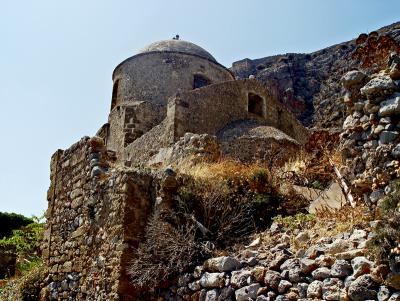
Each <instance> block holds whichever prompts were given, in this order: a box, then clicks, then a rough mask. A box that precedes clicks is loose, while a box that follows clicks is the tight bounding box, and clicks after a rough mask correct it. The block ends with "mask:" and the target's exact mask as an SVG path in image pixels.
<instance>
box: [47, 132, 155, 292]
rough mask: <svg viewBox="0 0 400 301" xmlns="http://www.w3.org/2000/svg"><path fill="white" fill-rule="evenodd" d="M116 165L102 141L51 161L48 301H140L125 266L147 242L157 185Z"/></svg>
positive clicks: (82, 143)
mask: <svg viewBox="0 0 400 301" xmlns="http://www.w3.org/2000/svg"><path fill="white" fill-rule="evenodd" d="M111 165H112V162H109V160H108V153H107V151H106V150H105V148H104V145H102V143H101V140H99V139H89V138H88V137H86V138H83V139H82V140H80V141H79V142H78V143H76V144H74V145H73V146H72V147H71V148H69V149H67V150H65V151H62V150H59V151H57V152H56V153H55V154H54V155H53V157H52V161H51V186H50V189H49V191H48V201H49V204H48V211H47V219H48V223H47V229H46V231H45V235H44V242H43V248H42V249H43V257H44V260H45V262H46V263H47V265H48V267H49V271H50V274H49V277H48V283H47V286H46V287H45V288H44V289H43V291H42V295H43V296H46V295H47V298H48V299H49V300H67V299H68V300H72V299H73V300H137V299H135V295H136V291H135V290H134V288H133V287H132V286H131V285H130V284H129V281H128V277H127V276H126V273H125V266H126V264H127V261H128V254H132V253H133V250H134V249H135V248H136V247H137V246H138V244H139V242H140V240H141V239H142V238H143V231H144V228H145V226H146V222H147V216H148V214H149V213H150V211H151V209H152V206H153V203H154V202H153V186H152V183H153V179H152V177H151V176H150V175H148V174H142V173H140V172H138V171H125V170H118V169H113V168H111ZM71 298H72V299H71Z"/></svg>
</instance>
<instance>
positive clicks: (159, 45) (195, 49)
mask: <svg viewBox="0 0 400 301" xmlns="http://www.w3.org/2000/svg"><path fill="white" fill-rule="evenodd" d="M153 51H157V52H158V51H161V52H181V53H187V54H192V55H197V56H200V57H202V58H205V59H208V60H210V61H212V62H215V63H216V62H217V61H216V59H215V58H214V57H213V56H212V55H211V54H210V53H208V52H207V51H206V50H204V49H203V48H201V47H200V46H197V45H195V44H193V43H190V42H187V41H183V40H164V41H159V42H155V43H152V44H150V45H148V46H146V47H145V48H143V49H142V50H140V51H139V53H147V52H153Z"/></svg>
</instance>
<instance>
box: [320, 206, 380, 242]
mask: <svg viewBox="0 0 400 301" xmlns="http://www.w3.org/2000/svg"><path fill="white" fill-rule="evenodd" d="M316 217H317V223H316V225H315V231H316V233H317V234H318V236H319V237H323V236H335V235H337V234H339V233H343V232H350V231H352V230H353V229H355V228H360V229H365V228H367V227H368V222H369V221H371V220H372V212H371V211H370V209H369V208H368V207H367V206H365V205H359V206H357V207H355V208H352V207H351V206H349V205H345V206H343V207H342V208H340V209H334V208H330V207H322V208H320V209H317V210H316Z"/></svg>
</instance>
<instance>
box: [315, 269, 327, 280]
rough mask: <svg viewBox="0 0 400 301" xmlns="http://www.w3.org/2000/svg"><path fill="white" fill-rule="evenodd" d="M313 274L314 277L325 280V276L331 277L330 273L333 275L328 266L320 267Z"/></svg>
mask: <svg viewBox="0 0 400 301" xmlns="http://www.w3.org/2000/svg"><path fill="white" fill-rule="evenodd" d="M311 275H312V277H313V278H314V279H317V280H323V279H325V278H328V277H330V275H331V270H330V269H328V268H327V267H321V268H318V269H316V270H314V271H313V272H312V273H311Z"/></svg>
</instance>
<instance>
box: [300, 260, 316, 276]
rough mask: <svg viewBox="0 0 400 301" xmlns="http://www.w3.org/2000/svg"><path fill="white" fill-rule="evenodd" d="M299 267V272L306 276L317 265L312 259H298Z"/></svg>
mask: <svg viewBox="0 0 400 301" xmlns="http://www.w3.org/2000/svg"><path fill="white" fill-rule="evenodd" d="M300 267H301V272H302V273H303V274H306V275H308V274H310V273H311V272H312V271H314V270H315V269H316V268H317V267H318V264H317V263H316V261H315V260H313V259H307V258H302V259H300Z"/></svg>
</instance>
